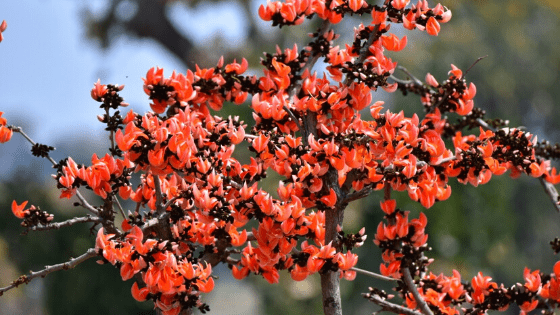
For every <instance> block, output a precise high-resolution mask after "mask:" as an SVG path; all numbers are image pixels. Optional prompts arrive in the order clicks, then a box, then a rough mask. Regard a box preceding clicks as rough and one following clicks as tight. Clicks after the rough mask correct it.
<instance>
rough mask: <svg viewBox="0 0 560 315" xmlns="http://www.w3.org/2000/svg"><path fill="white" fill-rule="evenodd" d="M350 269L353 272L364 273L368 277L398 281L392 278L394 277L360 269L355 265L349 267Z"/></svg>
mask: <svg viewBox="0 0 560 315" xmlns="http://www.w3.org/2000/svg"><path fill="white" fill-rule="evenodd" d="M350 270H354V271H355V272H358V273H361V274H364V275H366V276H370V277H372V278H376V279H380V280H385V281H398V279H394V278H391V277H387V276H384V275H380V274H378V273H375V272H372V271H369V270H364V269H360V268H357V267H352V268H350Z"/></svg>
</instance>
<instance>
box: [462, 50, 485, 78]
mask: <svg viewBox="0 0 560 315" xmlns="http://www.w3.org/2000/svg"><path fill="white" fill-rule="evenodd" d="M486 57H488V55H486V56H482V57H478V59H476V60H475V62H473V64H472V65H471V66H470V67H469V68H468V69H467V71H465V73H464V74H463V78H464V77H466V76H467V73H469V71H471V69H472V68H473V67H474V66H475V65H476V64H477V63H478V62H479V61H480V60H482V59H484V58H486Z"/></svg>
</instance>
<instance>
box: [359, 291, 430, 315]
mask: <svg viewBox="0 0 560 315" xmlns="http://www.w3.org/2000/svg"><path fill="white" fill-rule="evenodd" d="M362 296H363V297H365V298H366V299H368V300H370V301H372V302H373V303H375V304H377V305H379V306H381V307H382V310H384V311H388V312H393V313H395V314H406V315H422V313H420V312H417V311H415V310H412V309H410V308H408V307H404V306H401V305H397V304H394V303H391V302H388V301H387V300H385V299H382V298H381V297H380V296H379V295H377V294H371V293H363V294H362Z"/></svg>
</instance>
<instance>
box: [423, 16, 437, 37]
mask: <svg viewBox="0 0 560 315" xmlns="http://www.w3.org/2000/svg"><path fill="white" fill-rule="evenodd" d="M440 29H441V27H440V26H439V23H438V22H437V21H436V19H435V18H434V17H433V16H431V17H430V18H429V19H428V23H426V32H428V34H430V35H433V36H438V34H439V31H440Z"/></svg>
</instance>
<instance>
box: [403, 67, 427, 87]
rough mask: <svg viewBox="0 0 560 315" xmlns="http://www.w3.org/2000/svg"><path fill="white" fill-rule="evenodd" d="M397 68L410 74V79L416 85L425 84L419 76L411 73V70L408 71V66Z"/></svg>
mask: <svg viewBox="0 0 560 315" xmlns="http://www.w3.org/2000/svg"><path fill="white" fill-rule="evenodd" d="M397 69H399V70H401V71H402V72H404V73H406V75H408V76H409V77H410V79H411V80H412V81H413V82H414V84H416V85H420V86H423V85H424V84H423V83H422V81H420V80H419V79H418V78H417V77H415V76H414V75H413V74H412V73H410V71H408V69H407V68H405V67H403V66H397Z"/></svg>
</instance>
